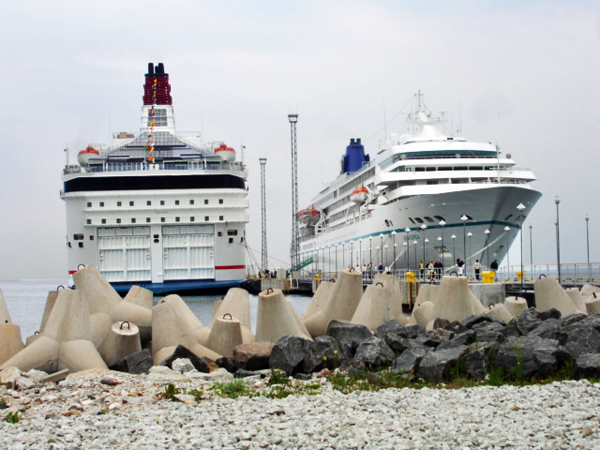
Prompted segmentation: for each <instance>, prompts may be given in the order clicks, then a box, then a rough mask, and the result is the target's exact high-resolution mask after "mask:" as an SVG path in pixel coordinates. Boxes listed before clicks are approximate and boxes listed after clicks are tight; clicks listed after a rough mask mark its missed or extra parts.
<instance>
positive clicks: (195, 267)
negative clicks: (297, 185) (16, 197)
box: [60, 63, 248, 293]
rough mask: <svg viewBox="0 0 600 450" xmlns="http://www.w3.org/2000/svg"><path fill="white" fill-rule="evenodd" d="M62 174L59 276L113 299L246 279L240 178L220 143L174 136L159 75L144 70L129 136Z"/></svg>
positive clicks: (240, 168)
mask: <svg viewBox="0 0 600 450" xmlns="http://www.w3.org/2000/svg"><path fill="white" fill-rule="evenodd" d="M68 159H69V157H68V154H67V164H66V166H65V168H64V171H63V176H62V179H63V182H64V187H63V190H62V191H61V194H60V195H61V198H62V199H63V200H64V201H65V205H66V213H67V252H68V266H69V273H70V274H71V273H74V271H76V270H77V269H78V267H81V265H82V264H83V265H89V264H93V265H96V266H97V267H98V269H99V270H100V272H101V273H102V275H103V276H104V277H105V278H106V279H107V280H108V281H109V282H110V283H111V284H112V285H113V286H114V287H115V288H116V289H117V290H118V291H126V290H128V289H129V288H130V287H131V286H132V285H138V286H144V287H146V288H147V289H150V290H152V291H153V292H155V293H168V292H182V291H194V290H198V289H205V288H227V287H231V286H236V285H239V284H240V283H242V282H243V281H244V278H245V275H246V264H245V261H246V243H245V225H246V223H247V222H248V215H247V208H248V200H247V194H248V192H247V187H246V178H247V171H246V168H245V166H244V164H243V161H236V152H235V150H234V149H233V148H231V147H228V146H227V145H225V144H224V143H223V142H211V143H209V144H204V143H203V141H202V136H200V135H199V133H195V134H194V135H192V136H189V137H184V136H183V135H178V134H176V132H175V117H174V110H173V102H172V97H171V86H170V84H169V75H168V74H167V73H165V70H164V65H163V64H162V63H160V64H158V65H156V66H154V64H153V63H149V64H148V73H146V75H145V84H144V96H143V106H142V123H141V128H140V132H139V134H137V135H135V134H132V133H128V132H121V133H116V134H115V135H113V141H112V144H111V145H110V146H108V147H107V146H100V145H94V144H90V145H89V146H88V147H87V148H86V149H85V150H82V151H80V152H79V154H78V162H79V164H78V165H70V164H69V160H68Z"/></svg>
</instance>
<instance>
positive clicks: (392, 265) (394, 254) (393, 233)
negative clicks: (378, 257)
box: [390, 231, 396, 269]
mask: <svg viewBox="0 0 600 450" xmlns="http://www.w3.org/2000/svg"><path fill="white" fill-rule="evenodd" d="M392 245H393V246H394V247H393V248H394V250H393V253H392V255H393V256H394V259H392V264H390V269H392V268H393V267H394V265H395V264H396V232H395V231H392Z"/></svg>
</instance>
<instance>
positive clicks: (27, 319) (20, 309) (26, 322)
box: [0, 280, 311, 340]
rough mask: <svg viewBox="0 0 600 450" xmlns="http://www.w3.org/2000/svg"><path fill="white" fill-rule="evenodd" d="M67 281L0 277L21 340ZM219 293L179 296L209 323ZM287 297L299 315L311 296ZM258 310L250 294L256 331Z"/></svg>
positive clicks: (29, 331) (1, 287)
mask: <svg viewBox="0 0 600 450" xmlns="http://www.w3.org/2000/svg"><path fill="white" fill-rule="evenodd" d="M67 284H68V281H67V280H13V281H2V280H0V289H2V292H3V294H4V298H5V300H6V305H7V307H8V312H9V313H10V317H11V319H12V322H13V323H14V324H16V325H19V326H20V327H21V336H22V337H23V340H25V339H26V338H27V337H28V336H31V335H32V334H33V333H35V332H36V331H37V330H38V329H39V327H40V324H41V323H42V316H43V315H44V307H45V306H46V297H47V296H48V292H49V291H53V290H56V288H57V287H58V286H60V285H63V286H66V285H67ZM222 297H223V296H222V295H194V296H184V297H182V298H183V300H185V302H186V303H187V305H188V306H189V307H190V309H191V310H192V312H193V313H194V314H195V315H196V317H197V318H198V319H199V320H200V322H202V324H203V325H208V324H209V323H210V322H211V320H212V311H213V303H214V302H215V301H217V300H221V298H222ZM286 298H287V299H288V300H290V301H291V302H292V304H293V305H294V308H295V309H296V312H297V313H298V314H299V315H302V314H304V311H305V310H306V307H307V306H308V304H309V303H310V299H311V298H310V297H306V296H301V295H288V296H286ZM160 299H161V296H155V297H154V304H156V303H158V301H160ZM257 311H258V296H256V295H250V318H251V320H252V331H253V332H256V315H257Z"/></svg>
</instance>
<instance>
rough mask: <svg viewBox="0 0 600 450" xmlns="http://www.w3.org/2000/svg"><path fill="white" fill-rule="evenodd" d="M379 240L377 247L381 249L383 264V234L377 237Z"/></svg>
mask: <svg viewBox="0 0 600 450" xmlns="http://www.w3.org/2000/svg"><path fill="white" fill-rule="evenodd" d="M379 239H380V240H381V244H379V247H380V248H381V264H383V233H381V234H380V235H379Z"/></svg>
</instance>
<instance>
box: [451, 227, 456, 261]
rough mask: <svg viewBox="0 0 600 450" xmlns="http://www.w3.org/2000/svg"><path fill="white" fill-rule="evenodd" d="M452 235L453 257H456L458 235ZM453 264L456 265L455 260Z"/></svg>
mask: <svg viewBox="0 0 600 450" xmlns="http://www.w3.org/2000/svg"><path fill="white" fill-rule="evenodd" d="M450 237H451V238H452V258H454V257H455V256H456V235H455V234H453V235H452V236H450ZM452 264H453V265H454V261H453V262H452Z"/></svg>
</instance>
